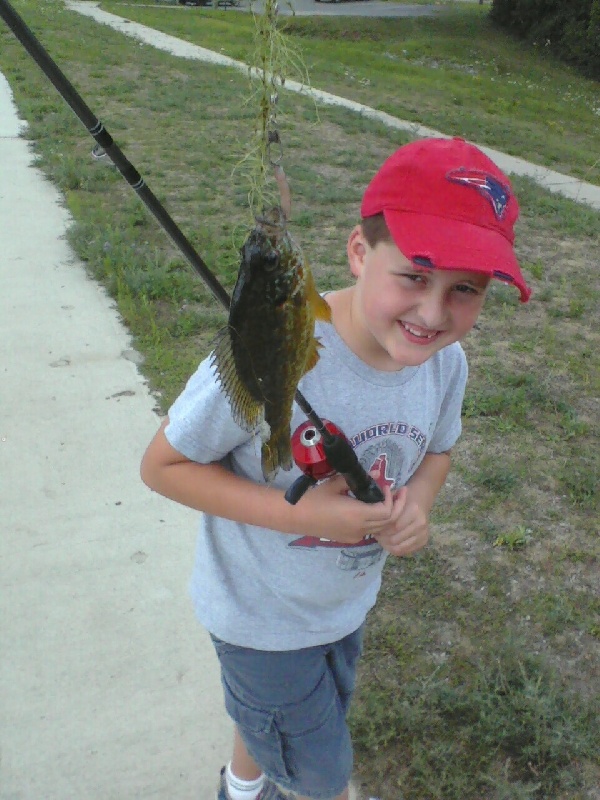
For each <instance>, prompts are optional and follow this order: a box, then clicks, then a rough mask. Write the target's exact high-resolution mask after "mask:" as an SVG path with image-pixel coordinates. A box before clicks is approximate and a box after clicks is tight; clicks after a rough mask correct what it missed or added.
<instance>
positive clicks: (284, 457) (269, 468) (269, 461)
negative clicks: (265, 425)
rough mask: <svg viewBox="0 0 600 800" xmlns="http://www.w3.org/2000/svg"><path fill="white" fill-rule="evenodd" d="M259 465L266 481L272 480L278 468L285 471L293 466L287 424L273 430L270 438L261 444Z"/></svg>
mask: <svg viewBox="0 0 600 800" xmlns="http://www.w3.org/2000/svg"><path fill="white" fill-rule="evenodd" d="M261 466H262V471H263V475H264V478H265V480H266V481H267V482H269V481H272V480H273V478H274V477H275V474H276V473H277V470H278V469H284V470H286V471H287V470H289V469H291V468H292V467H293V466H294V459H293V457H292V441H291V433H290V426H289V425H285V426H284V427H283V428H281V429H280V430H276V431H274V432H273V434H272V436H271V437H270V439H269V440H268V441H266V442H265V443H264V444H263V446H262V449H261Z"/></svg>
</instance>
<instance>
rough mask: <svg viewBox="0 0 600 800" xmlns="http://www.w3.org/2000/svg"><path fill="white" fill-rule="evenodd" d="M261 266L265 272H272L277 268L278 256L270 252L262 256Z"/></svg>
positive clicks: (272, 251)
mask: <svg viewBox="0 0 600 800" xmlns="http://www.w3.org/2000/svg"><path fill="white" fill-rule="evenodd" d="M262 265H263V267H264V268H265V269H266V271H267V272H274V271H275V270H276V269H277V268H278V267H279V255H278V254H277V253H276V252H275V251H274V250H271V252H270V253H267V254H266V255H263V258H262Z"/></svg>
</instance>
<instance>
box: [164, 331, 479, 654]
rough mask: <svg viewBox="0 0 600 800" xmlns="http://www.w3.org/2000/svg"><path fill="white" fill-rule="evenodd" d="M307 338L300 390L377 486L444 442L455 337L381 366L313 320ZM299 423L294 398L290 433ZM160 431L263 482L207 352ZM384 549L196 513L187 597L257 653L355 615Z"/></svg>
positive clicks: (454, 396)
mask: <svg viewBox="0 0 600 800" xmlns="http://www.w3.org/2000/svg"><path fill="white" fill-rule="evenodd" d="M316 335H317V336H318V337H319V338H320V340H321V342H322V344H323V349H321V350H320V351H319V352H320V360H319V362H318V364H317V366H316V367H315V368H314V369H313V370H311V371H310V372H309V373H308V374H307V375H306V376H305V377H304V378H303V379H302V381H301V382H300V387H299V388H300V390H301V391H302V393H303V394H304V396H305V397H306V399H307V400H308V401H309V403H310V404H311V405H312V406H313V408H314V409H315V411H316V412H317V413H318V414H319V416H320V417H321V418H325V419H328V420H331V421H332V422H335V424H336V425H338V426H339V427H340V428H341V429H342V430H343V431H344V433H345V434H346V436H347V437H348V439H350V442H351V443H352V446H353V448H354V450H355V452H356V454H357V456H358V458H359V460H360V462H361V464H362V465H363V467H364V468H365V469H366V470H367V471H371V472H372V471H375V472H376V473H377V474H378V475H379V476H380V479H379V481H378V482H379V483H380V484H381V483H382V482H385V483H386V484H387V485H389V486H390V487H392V488H399V487H401V486H403V485H404V484H405V483H406V482H407V481H408V479H409V478H410V477H411V475H412V474H413V473H414V472H415V470H416V469H417V467H418V466H419V464H420V463H421V461H422V460H423V457H424V456H425V454H426V453H428V452H429V453H441V452H444V451H446V450H449V449H450V448H451V447H452V446H453V445H454V443H455V442H456V440H457V439H458V437H459V435H460V431H461V421H460V412H461V405H462V400H463V395H464V391H465V385H466V380H467V362H466V358H465V355H464V352H463V349H462V347H461V346H460V345H459V344H458V343H456V344H453V345H450V346H449V347H446V348H444V349H443V350H441V351H440V352H438V353H436V354H435V355H434V356H433V357H432V358H431V359H429V361H427V362H426V363H425V364H422V365H421V366H418V367H405V368H404V369H402V370H400V371H398V372H379V371H378V370H375V369H373V368H372V367H369V366H368V365H367V364H365V363H364V362H363V361H361V360H360V359H359V358H358V357H357V356H355V355H354V353H352V351H351V350H350V349H349V348H348V347H347V346H346V344H345V343H344V342H343V341H342V339H340V337H339V336H338V334H337V333H336V331H335V328H334V327H333V326H332V325H329V324H325V323H317V330H316ZM304 422H306V417H305V416H304V414H303V412H302V411H301V410H300V409H299V408H298V406H296V405H295V404H294V415H293V420H292V433H293V431H294V430H296V428H297V427H298V426H299V425H301V424H302V423H304ZM165 434H166V437H167V439H168V441H169V443H170V444H171V445H172V446H173V447H174V448H175V449H176V450H178V451H179V452H180V453H182V454H183V455H184V456H186V457H187V458H189V459H191V460H193V461H197V462H199V463H209V462H212V461H221V462H222V463H223V464H224V465H226V466H227V467H228V468H229V469H231V470H232V471H233V472H235V473H236V474H239V475H244V476H246V477H247V478H249V479H251V480H252V481H255V482H257V483H264V479H263V476H262V472H261V466H260V446H261V443H260V439H259V438H258V436H257V435H256V434H252V433H250V434H249V433H247V432H246V431H244V430H242V429H241V428H240V427H239V426H238V425H237V424H236V423H235V422H234V421H233V420H232V418H231V413H230V409H229V403H228V401H227V398H226V397H225V395H224V393H223V392H222V391H221V389H220V387H219V384H218V382H217V380H216V377H215V373H214V369H213V368H212V367H211V366H210V363H209V359H206V360H205V361H203V362H202V363H201V364H200V366H199V368H198V370H197V371H196V372H195V373H194V375H192V377H191V378H190V380H189V381H188V384H187V386H186V388H185V389H184V391H183V392H182V394H181V395H180V396H179V398H178V399H177V400H176V401H175V403H174V404H173V406H172V407H171V409H170V410H169V425H168V426H167V427H166V429H165ZM300 474H301V473H300V470H299V469H298V468H297V467H294V468H293V469H292V470H291V471H290V472H284V471H281V470H280V471H279V472H278V473H277V475H276V477H275V479H274V481H273V483H272V485H274V486H277V487H281V488H284V489H285V488H287V487H288V486H290V485H291V483H292V482H293V481H294V480H295V479H296V478H297V477H298V476H299V475H300ZM309 491H310V490H309ZM334 533H335V532H334V531H332V536H333V535H334ZM386 555H387V554H386V553H385V551H384V550H383V549H382V548H381V546H380V545H379V544H378V543H377V542H376V541H375V540H374V539H365V540H364V541H362V542H360V543H359V544H358V545H342V544H339V543H337V542H335V541H329V540H327V539H315V538H313V537H310V536H304V537H302V536H291V535H288V534H283V533H279V532H276V531H272V530H268V529H266V528H259V527H256V526H252V525H242V524H239V523H236V522H231V521H230V520H226V519H222V518H220V517H213V516H210V515H208V514H202V515H201V520H200V532H199V536H198V542H197V549H196V560H195V567H194V571H193V575H192V580H191V595H192V599H193V602H194V607H195V610H196V614H197V616H198V619H199V620H200V622H201V623H202V624H203V625H204V626H205V627H206V628H207V629H208V630H209V631H210V632H211V633H213V634H214V635H215V636H217V637H219V638H220V639H223V640H225V641H226V642H229V643H231V644H236V645H240V646H243V647H252V648H255V649H259V650H295V649H299V648H302V647H311V646H314V645H319V644H324V643H327V642H333V641H336V640H338V639H340V638H343V637H344V636H346V635H347V634H349V633H351V632H353V631H354V630H356V628H358V627H359V626H360V625H361V624H362V623H363V621H364V619H365V617H366V615H367V612H368V611H369V609H370V608H371V607H372V606H373V605H374V603H375V600H376V597H377V592H378V590H379V587H380V584H381V571H382V569H383V565H384V563H385V557H386Z"/></svg>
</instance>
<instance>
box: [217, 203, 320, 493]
mask: <svg viewBox="0 0 600 800" xmlns="http://www.w3.org/2000/svg"><path fill="white" fill-rule="evenodd" d="M240 257H241V261H240V267H239V271H238V276H237V281H236V284H235V288H234V290H233V294H232V298H231V304H230V308H229V318H228V324H227V326H226V327H225V328H223V330H222V331H221V332H220V333H219V334H218V335H217V339H216V341H215V344H214V348H213V352H212V357H211V364H212V365H213V366H214V368H215V371H216V375H217V378H218V380H219V383H220V385H221V388H222V389H223V390H224V392H225V394H226V395H227V398H228V400H229V404H230V407H231V411H232V416H233V418H234V420H235V421H236V422H237V424H238V425H240V427H241V428H243V429H244V430H246V431H249V432H250V431H256V430H258V432H259V435H260V438H261V468H262V473H263V476H264V478H265V480H266V481H267V482H270V481H272V480H273V478H274V477H275V475H276V473H277V471H278V470H279V469H280V468H281V469H283V470H289V469H291V467H292V466H293V463H294V462H293V457H292V449H291V432H290V425H291V419H292V406H293V401H294V395H295V393H296V389H297V387H298V383H299V381H300V379H301V378H302V377H303V375H305V374H306V373H307V372H309V371H310V370H311V369H312V368H313V367H314V366H315V365H316V363H317V361H318V360H319V353H318V350H319V348H320V347H321V344H320V342H319V341H318V339H317V338H316V337H315V335H314V331H315V319H321V320H324V321H326V322H331V309H330V308H329V306H328V304H327V303H326V301H325V300H324V299H323V298H322V297H321V295H320V294H319V293H318V291H317V289H316V287H315V283H314V278H313V275H312V272H311V270H310V267H309V264H308V261H307V260H306V259H305V257H304V255H303V253H302V251H301V249H300V247H299V246H298V245H297V244H296V243H295V241H294V240H293V239H292V237H291V235H290V233H289V231H288V229H287V224H286V215H285V213H284V211H283V210H282V208H281V207H280V206H274V207H273V208H270V209H268V210H266V211H265V212H263V214H262V215H261V216H257V217H256V218H255V226H254V228H253V229H252V230H251V231H250V233H249V234H248V236H247V238H246V240H245V242H244V244H243V245H242V247H241V248H240Z"/></svg>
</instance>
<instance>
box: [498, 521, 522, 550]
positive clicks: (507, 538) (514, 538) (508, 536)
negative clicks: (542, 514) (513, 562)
mask: <svg viewBox="0 0 600 800" xmlns="http://www.w3.org/2000/svg"><path fill="white" fill-rule="evenodd" d="M530 539H531V529H530V528H526V527H525V526H524V525H519V526H517V527H516V528H515V529H514V530H512V531H509V532H508V533H502V534H500V535H499V536H497V537H496V539H495V541H494V547H505V548H506V549H507V550H522V549H523V547H525V545H526V544H527V542H528V541H529V540H530Z"/></svg>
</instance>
